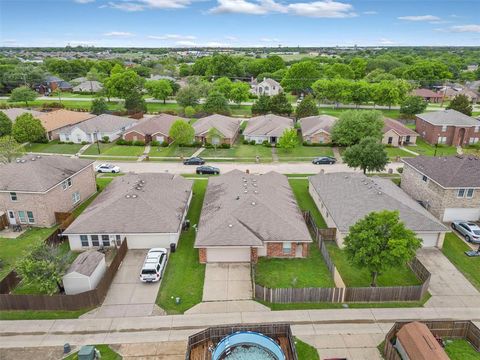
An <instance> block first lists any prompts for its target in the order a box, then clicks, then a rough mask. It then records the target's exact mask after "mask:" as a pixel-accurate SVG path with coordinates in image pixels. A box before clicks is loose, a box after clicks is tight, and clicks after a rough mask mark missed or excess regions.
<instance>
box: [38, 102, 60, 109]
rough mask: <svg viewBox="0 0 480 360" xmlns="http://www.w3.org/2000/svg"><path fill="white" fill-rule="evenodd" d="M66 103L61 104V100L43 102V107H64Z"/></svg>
mask: <svg viewBox="0 0 480 360" xmlns="http://www.w3.org/2000/svg"><path fill="white" fill-rule="evenodd" d="M64 107H65V105H63V104H60V103H59V102H51V103H43V104H42V109H63V108H64Z"/></svg>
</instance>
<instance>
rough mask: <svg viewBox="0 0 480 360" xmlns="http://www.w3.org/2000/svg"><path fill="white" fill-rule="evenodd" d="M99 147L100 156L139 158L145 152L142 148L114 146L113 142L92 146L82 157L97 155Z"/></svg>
mask: <svg viewBox="0 0 480 360" xmlns="http://www.w3.org/2000/svg"><path fill="white" fill-rule="evenodd" d="M99 147H100V155H104V156H105V155H107V156H108V155H110V156H136V157H138V156H140V155H142V154H143V151H144V150H145V147H144V146H129V145H116V144H115V143H114V142H111V143H108V144H103V143H99V144H98V146H97V144H96V143H95V144H92V145H90V147H89V148H88V149H87V150H85V152H84V153H83V154H84V155H99V154H98V148H99Z"/></svg>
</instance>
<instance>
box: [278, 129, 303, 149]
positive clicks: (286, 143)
mask: <svg viewBox="0 0 480 360" xmlns="http://www.w3.org/2000/svg"><path fill="white" fill-rule="evenodd" d="M298 144H299V142H298V133H297V130H296V129H285V130H284V131H283V134H282V136H281V137H280V139H279V140H278V147H279V148H282V149H285V151H287V152H289V151H291V150H292V149H294V148H295V147H297V146H298Z"/></svg>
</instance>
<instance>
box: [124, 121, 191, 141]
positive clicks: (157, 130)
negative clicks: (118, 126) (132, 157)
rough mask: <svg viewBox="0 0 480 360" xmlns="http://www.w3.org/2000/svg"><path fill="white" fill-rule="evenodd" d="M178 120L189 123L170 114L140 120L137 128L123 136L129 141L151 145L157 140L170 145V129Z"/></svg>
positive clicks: (129, 130)
mask: <svg viewBox="0 0 480 360" xmlns="http://www.w3.org/2000/svg"><path fill="white" fill-rule="evenodd" d="M177 120H181V121H185V122H188V119H185V118H182V117H179V116H174V115H170V114H160V115H157V116H153V117H148V118H145V119H142V120H140V121H139V122H138V123H137V124H136V125H135V126H132V127H131V128H130V129H128V130H127V131H126V132H125V133H124V134H123V138H124V139H125V140H127V141H145V142H146V143H149V142H150V141H152V140H155V141H158V142H159V143H163V142H167V143H170V142H171V138H170V136H169V134H170V128H171V127H172V124H173V123H174V122H175V121H177Z"/></svg>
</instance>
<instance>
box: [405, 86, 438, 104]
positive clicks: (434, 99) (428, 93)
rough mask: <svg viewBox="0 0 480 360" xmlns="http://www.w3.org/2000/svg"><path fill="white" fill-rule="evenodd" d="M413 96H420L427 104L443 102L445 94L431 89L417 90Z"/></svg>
mask: <svg viewBox="0 0 480 360" xmlns="http://www.w3.org/2000/svg"><path fill="white" fill-rule="evenodd" d="M412 95H415V96H420V97H421V98H423V100H425V101H426V102H430V103H438V102H441V101H442V97H443V94H439V93H437V92H435V91H432V90H430V89H415V90H413V92H412Z"/></svg>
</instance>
